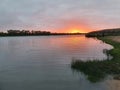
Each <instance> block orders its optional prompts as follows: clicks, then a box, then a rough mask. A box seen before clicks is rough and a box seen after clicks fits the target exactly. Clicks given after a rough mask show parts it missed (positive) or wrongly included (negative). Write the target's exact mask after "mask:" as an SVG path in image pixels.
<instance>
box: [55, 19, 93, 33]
mask: <svg viewBox="0 0 120 90" xmlns="http://www.w3.org/2000/svg"><path fill="white" fill-rule="evenodd" d="M58 24H59V26H58V27H57V28H56V30H55V31H56V32H61V33H62V32H63V33H77V32H80V33H87V32H89V31H91V30H92V28H91V27H90V26H89V25H88V24H87V23H86V22H85V21H83V20H76V19H72V20H69V19H68V20H61V21H60V22H58Z"/></svg>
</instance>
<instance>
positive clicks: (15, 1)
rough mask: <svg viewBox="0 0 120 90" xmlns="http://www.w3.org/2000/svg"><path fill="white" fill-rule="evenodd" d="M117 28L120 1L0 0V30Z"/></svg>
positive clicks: (87, 30)
mask: <svg viewBox="0 0 120 90" xmlns="http://www.w3.org/2000/svg"><path fill="white" fill-rule="evenodd" d="M106 28H120V0H0V31H6V30H9V29H20V30H22V29H25V30H45V31H51V32H90V31H94V30H101V29H106Z"/></svg>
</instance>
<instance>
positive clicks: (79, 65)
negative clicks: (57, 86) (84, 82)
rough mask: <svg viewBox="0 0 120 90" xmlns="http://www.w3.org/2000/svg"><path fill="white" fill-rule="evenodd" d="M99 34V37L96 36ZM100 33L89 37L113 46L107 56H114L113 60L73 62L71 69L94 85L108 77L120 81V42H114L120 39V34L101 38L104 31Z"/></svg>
mask: <svg viewBox="0 0 120 90" xmlns="http://www.w3.org/2000/svg"><path fill="white" fill-rule="evenodd" d="M98 32H99V35H96V33H97V34H98ZM98 32H97V31H96V32H95V33H93V32H92V34H91V33H88V34H87V35H89V37H97V39H99V40H102V41H103V42H105V43H108V44H110V45H112V46H113V47H114V48H113V49H111V50H108V51H107V54H108V55H111V56H113V58H112V59H111V60H109V59H107V60H103V61H99V60H93V61H90V60H88V61H86V62H85V61H82V60H73V61H72V63H71V68H72V69H73V70H77V71H80V72H82V73H84V74H85V75H86V77H87V79H88V80H89V81H91V82H93V83H95V82H99V81H101V80H103V79H105V77H107V76H112V77H113V79H115V80H120V42H119V41H118V40H114V38H117V39H118V38H119V39H120V36H118V35H119V34H117V35H115V33H113V34H107V35H106V36H101V35H102V34H103V32H104V31H98ZM100 32H102V33H100ZM105 32H106V31H105ZM110 32H111V31H110ZM114 32H117V31H114ZM91 35H92V36H91Z"/></svg>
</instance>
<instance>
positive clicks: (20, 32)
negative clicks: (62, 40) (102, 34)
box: [0, 30, 81, 36]
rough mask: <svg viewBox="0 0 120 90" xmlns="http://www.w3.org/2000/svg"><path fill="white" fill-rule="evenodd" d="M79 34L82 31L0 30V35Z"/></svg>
mask: <svg viewBox="0 0 120 90" xmlns="http://www.w3.org/2000/svg"><path fill="white" fill-rule="evenodd" d="M76 34H77V35H78V34H81V33H51V32H49V31H34V30H32V31H29V30H7V32H0V36H37V35H38V36H39V35H76Z"/></svg>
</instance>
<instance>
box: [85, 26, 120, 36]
mask: <svg viewBox="0 0 120 90" xmlns="http://www.w3.org/2000/svg"><path fill="white" fill-rule="evenodd" d="M118 35H120V28H116V29H104V30H100V31H93V32H89V33H87V34H86V37H104V36H118Z"/></svg>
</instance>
